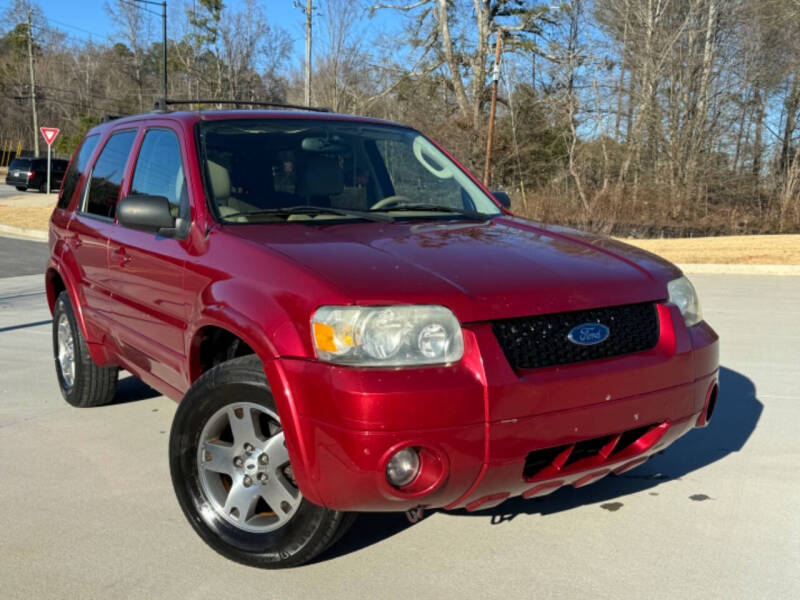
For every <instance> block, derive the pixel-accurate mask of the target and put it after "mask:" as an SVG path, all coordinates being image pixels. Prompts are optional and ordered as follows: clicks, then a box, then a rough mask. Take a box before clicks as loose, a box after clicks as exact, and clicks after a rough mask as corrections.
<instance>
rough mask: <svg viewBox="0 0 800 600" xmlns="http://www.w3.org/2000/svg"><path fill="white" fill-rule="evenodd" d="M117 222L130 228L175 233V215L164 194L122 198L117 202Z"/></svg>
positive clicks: (172, 234) (162, 233)
mask: <svg viewBox="0 0 800 600" xmlns="http://www.w3.org/2000/svg"><path fill="white" fill-rule="evenodd" d="M117 222H119V224H120V225H122V226H123V227H128V228H130V229H139V230H141V231H152V232H154V233H159V234H161V235H165V236H174V235H175V217H173V216H172V213H171V212H170V207H169V201H168V200H167V199H166V198H165V197H164V196H146V195H144V194H137V195H131V196H127V197H126V198H123V199H122V200H120V201H119V202H118V203H117Z"/></svg>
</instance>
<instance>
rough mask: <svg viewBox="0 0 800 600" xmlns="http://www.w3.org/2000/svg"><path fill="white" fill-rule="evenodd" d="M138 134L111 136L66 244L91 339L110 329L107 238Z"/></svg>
mask: <svg viewBox="0 0 800 600" xmlns="http://www.w3.org/2000/svg"><path fill="white" fill-rule="evenodd" d="M136 132H137V130H136V128H133V129H125V130H122V131H116V132H113V133H112V134H111V136H109V138H108V140H107V141H106V143H105V144H104V146H103V148H102V150H101V151H100V153H99V154H98V156H97V160H96V161H95V163H94V166H93V167H92V171H91V175H90V176H89V178H88V181H87V183H86V186H85V188H84V194H83V197H82V198H81V199H80V200H79V204H78V210H77V211H76V212H75V215H74V217H73V218H72V220H71V221H70V222H69V232H68V234H67V244H68V245H69V247H70V250H71V251H72V254H73V255H74V256H75V258H76V260H77V265H78V269H79V278H80V280H79V282H78V285H80V287H81V291H82V296H83V302H84V308H83V312H84V319H85V320H86V323H87V327H88V329H89V335H90V337H92V338H94V339H98V340H99V339H102V337H103V335H104V334H105V332H106V331H107V329H108V325H109V317H110V314H111V310H112V302H111V288H110V284H109V278H108V258H107V252H108V237H109V234H110V232H111V231H112V229H113V227H114V220H113V216H114V211H115V209H116V204H117V200H118V199H119V194H120V189H121V187H122V179H123V175H124V173H125V167H126V165H127V162H128V159H129V155H130V153H131V149H132V148H133V142H134V141H135V139H136Z"/></svg>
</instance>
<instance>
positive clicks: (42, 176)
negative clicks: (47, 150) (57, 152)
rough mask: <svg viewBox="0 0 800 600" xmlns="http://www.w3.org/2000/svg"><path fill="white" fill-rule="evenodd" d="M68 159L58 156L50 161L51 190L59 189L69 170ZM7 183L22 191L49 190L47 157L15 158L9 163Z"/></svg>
mask: <svg viewBox="0 0 800 600" xmlns="http://www.w3.org/2000/svg"><path fill="white" fill-rule="evenodd" d="M67 164H68V161H66V160H60V159H57V158H54V159H51V161H50V190H51V191H54V190H58V188H59V187H61V180H62V179H63V177H64V172H65V171H66V170H67ZM6 184H7V185H13V186H14V187H15V188H17V189H18V190H19V191H20V192H24V191H25V190H27V189H34V190H39V191H40V192H43V193H44V192H46V191H47V159H46V158H29V157H23V158H15V159H14V160H12V161H11V164H10V165H8V174H7V175H6Z"/></svg>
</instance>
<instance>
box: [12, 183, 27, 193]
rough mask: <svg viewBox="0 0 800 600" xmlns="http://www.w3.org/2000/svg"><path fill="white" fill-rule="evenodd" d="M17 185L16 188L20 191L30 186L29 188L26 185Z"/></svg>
mask: <svg viewBox="0 0 800 600" xmlns="http://www.w3.org/2000/svg"><path fill="white" fill-rule="evenodd" d="M15 187H16V188H17V189H18V190H19V191H20V192H24V191H25V190H27V189H28V188H27V187H25V186H24V185H18V186H15Z"/></svg>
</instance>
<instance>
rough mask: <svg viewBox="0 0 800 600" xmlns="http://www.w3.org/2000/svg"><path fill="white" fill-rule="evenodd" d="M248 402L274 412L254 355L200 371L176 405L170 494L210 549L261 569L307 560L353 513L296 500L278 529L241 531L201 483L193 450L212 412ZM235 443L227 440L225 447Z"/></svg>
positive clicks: (333, 537)
mask: <svg viewBox="0 0 800 600" xmlns="http://www.w3.org/2000/svg"><path fill="white" fill-rule="evenodd" d="M242 402H246V403H251V404H255V405H260V406H263V407H265V408H266V409H267V410H268V411H271V412H272V413H273V414H275V415H277V410H276V408H275V401H274V399H273V397H272V393H271V391H270V388H269V384H268V383H267V379H266V376H265V375H264V367H263V365H262V363H261V360H260V359H259V358H258V357H257V356H255V355H249V356H243V357H240V358H235V359H232V360H229V361H227V362H224V363H222V364H220V365H217V366H216V367H214V368H212V369H210V370H209V371H207V372H206V373H204V374H203V375H202V376H201V377H200V378H199V379H198V380H197V381H196V382H195V383H194V385H193V386H192V387H191V388H190V389H189V391H188V392H187V393H186V396H185V397H184V398H183V400H182V401H181V403H180V404H179V405H178V410H177V412H176V413H175V419H174V420H173V423H172V430H171V431H170V439H169V463H170V472H171V475H172V485H173V487H174V489H175V495H176V496H177V498H178V502H179V504H180V506H181V509H182V510H183V513H184V515H186V518H187V519H188V521H189V523H190V524H191V526H192V527H193V528H194V530H195V531H196V532H197V534H198V535H199V536H200V537H201V538H202V539H203V541H205V542H206V544H208V545H209V546H210V547H211V548H212V549H213V550H215V551H216V552H218V553H219V554H221V555H223V556H225V557H227V558H229V559H231V560H234V561H236V562H239V563H242V564H245V565H248V566H252V567H259V568H263V569H280V568H287V567H296V566H299V565H301V564H303V563H306V562H308V561H310V560H312V559H313V558H314V557H315V556H317V555H318V554H320V553H321V552H323V551H324V550H325V549H327V548H328V546H329V545H330V544H331V543H332V542H334V541H336V540H337V539H338V538H339V537H341V535H343V534H344V532H345V531H346V529H347V528H348V527H349V526H350V525H351V524H352V522H353V515H352V514H350V513H344V512H339V511H335V510H331V509H328V508H324V507H322V506H317V505H315V504H312V503H311V502H309V501H308V500H306V499H305V498H303V499H302V500H300V503H299V505H298V506H297V508H296V509H295V512H294V513H293V514H292V515H291V516H290V517H289V518H288V520H287V521H286V522H285V523H284V524H283V525H281V526H279V528H277V529H274V530H272V531H267V532H251V531H245V530H244V529H241V528H239V527H237V526H236V525H234V524H232V523H231V522H229V521H228V520H226V519H225V518H224V517H223V516H222V515H221V514H220V513H219V512H218V510H217V509H215V508H214V504H213V503H212V501H211V500H210V498H209V497H208V496H207V495H206V493H205V492H204V489H203V484H202V483H201V475H200V467H199V466H198V452H199V448H200V446H199V445H200V443H201V435H202V431H203V429H204V427H206V424H207V423H208V422H209V421H210V420H211V419H212V416H213V415H216V414H219V411H220V410H222V409H224V408H225V407H226V406H228V405H232V404H237V403H242ZM234 447H236V444H233V445H232V446H231V448H234Z"/></svg>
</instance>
